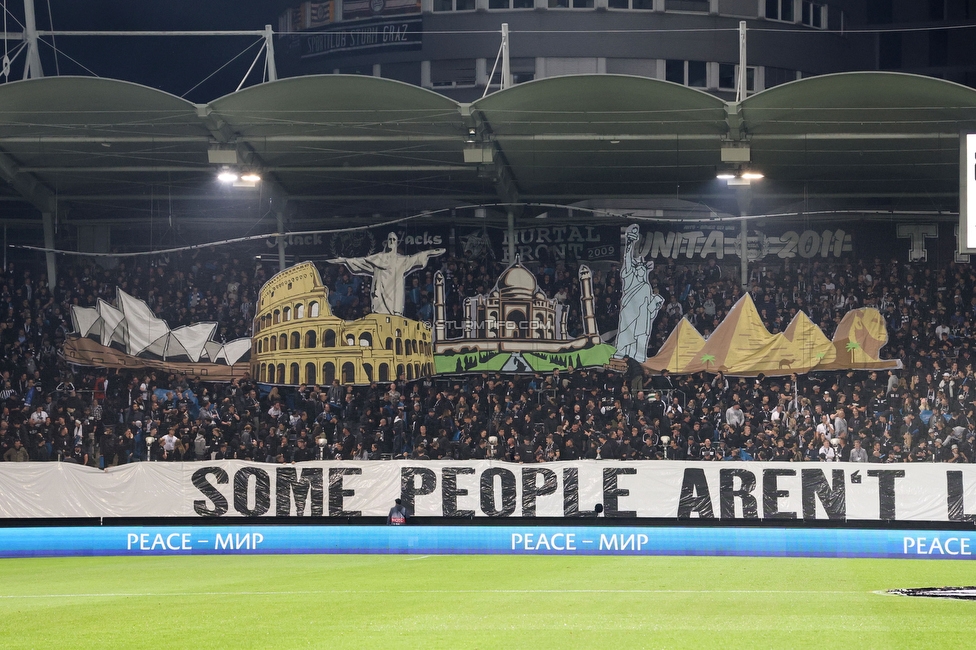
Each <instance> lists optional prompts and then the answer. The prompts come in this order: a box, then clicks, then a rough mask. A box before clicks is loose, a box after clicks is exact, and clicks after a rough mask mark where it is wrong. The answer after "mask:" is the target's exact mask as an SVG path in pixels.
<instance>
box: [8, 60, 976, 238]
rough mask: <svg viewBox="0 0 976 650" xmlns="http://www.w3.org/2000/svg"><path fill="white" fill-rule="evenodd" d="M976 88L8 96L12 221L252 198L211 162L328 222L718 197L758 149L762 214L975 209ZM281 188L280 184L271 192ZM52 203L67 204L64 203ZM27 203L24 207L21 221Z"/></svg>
mask: <svg viewBox="0 0 976 650" xmlns="http://www.w3.org/2000/svg"><path fill="white" fill-rule="evenodd" d="M964 131H976V91H974V90H972V89H970V88H966V87H963V86H959V85H956V84H952V83H949V82H945V81H941V80H937V79H932V78H928V77H920V76H914V75H905V74H895V73H876V72H865V73H845V74H837V75H826V76H822V77H814V78H810V79H804V80H801V81H796V82H792V83H788V84H784V85H782V86H777V87H775V88H772V89H770V90H766V91H764V92H761V93H758V94H756V95H754V96H751V97H749V98H748V99H746V100H745V101H743V102H742V103H741V104H736V103H734V102H725V101H723V100H722V99H719V98H717V97H715V96H713V95H709V94H707V93H704V92H701V91H698V90H695V89H691V88H687V87H684V86H680V85H677V84H673V83H669V82H665V81H659V80H654V79H647V78H639V77H627V76H618V75H582V76H567V77H555V78H549V79H542V80H539V81H533V82H529V83H524V84H520V85H517V86H514V87H512V88H510V89H507V90H504V91H500V92H496V93H493V94H491V95H488V96H487V97H484V98H482V99H480V100H478V101H476V102H473V103H472V104H458V103H457V102H455V101H453V100H451V99H448V98H446V97H444V96H442V95H439V94H437V93H434V92H431V91H428V90H425V89H422V88H418V87H416V86H411V85H408V84H403V83H400V82H396V81H391V80H387V79H380V78H374V77H362V76H345V75H323V76H307V77H295V78H288V79H283V80H279V81H276V82H271V83H266V84H263V85H260V86H255V87H251V88H248V89H246V90H242V91H239V92H236V93H233V94H231V95H228V96H226V97H222V98H220V99H217V100H214V101H212V102H210V103H208V104H205V105H201V104H194V103H191V102H188V101H185V100H183V99H180V98H178V97H175V96H172V95H169V94H167V93H163V92H160V91H158V90H154V89H152V88H148V87H144V86H140V85H136V84H132V83H128V82H122V81H114V80H108V79H100V78H81V77H49V78H43V79H32V80H28V81H20V82H13V83H8V84H4V85H2V86H0V177H2V178H3V179H4V180H5V181H6V183H4V184H3V185H2V186H0V200H2V201H4V202H5V205H6V207H7V209H6V212H7V215H8V219H9V217H10V216H14V217H16V216H18V215H19V216H23V217H24V218H28V219H34V220H36V219H37V211H52V212H53V211H55V210H57V211H59V213H61V214H65V213H67V214H70V218H72V219H79V220H98V219H102V218H121V219H125V218H131V217H127V216H126V215H129V214H132V211H133V210H135V209H142V208H144V206H145V205H146V204H147V202H148V203H151V202H153V201H157V202H158V201H160V200H167V201H169V202H174V201H176V202H179V201H183V202H187V201H197V202H200V204H202V205H207V206H209V208H208V209H212V210H218V209H223V208H222V207H221V208H218V207H215V206H230V209H236V208H235V207H234V206H240V205H241V204H242V202H246V201H252V202H253V200H254V199H253V196H254V194H255V190H250V191H248V190H240V189H239V188H230V189H228V188H221V187H219V186H218V184H217V182H216V181H215V176H216V173H215V172H216V171H217V169H218V167H219V164H216V163H213V162H211V160H214V158H212V157H211V156H212V155H214V154H209V153H208V152H210V151H223V152H224V153H223V154H216V155H218V156H220V155H224V156H226V155H228V153H227V152H236V154H235V153H230V154H229V155H231V157H232V158H236V160H237V162H238V167H240V168H242V169H243V168H247V169H254V170H256V171H258V172H259V173H261V174H262V175H263V177H264V179H265V181H266V182H265V183H262V189H260V192H261V193H262V196H268V195H269V194H271V193H275V194H279V195H281V196H283V197H287V198H288V199H289V200H290V201H293V202H294V203H295V204H296V205H298V206H299V210H300V211H303V212H305V213H309V214H311V213H314V214H336V213H338V212H341V211H346V212H355V213H359V214H371V213H373V212H384V211H390V210H411V209H423V208H424V207H443V206H450V205H459V204H479V203H493V202H508V201H526V202H563V203H566V202H573V201H580V200H584V199H595V200H610V199H626V198H633V197H652V198H653V197H658V198H669V199H673V198H675V197H676V196H677V197H679V198H682V199H686V200H690V201H693V202H699V203H705V204H709V205H714V204H717V203H721V202H722V201H724V200H726V201H727V200H728V197H729V196H731V193H730V191H729V189H728V188H727V187H725V186H724V184H720V183H719V182H717V181H716V180H715V174H716V170H717V169H719V168H720V167H721V166H722V148H723V146H724V147H726V148H734V147H738V146H743V145H748V146H749V147H750V149H751V162H750V165H751V166H753V167H755V168H756V169H758V170H760V171H761V172H762V173H763V174H765V176H766V180H765V181H763V183H762V184H760V185H758V186H756V187H755V189H754V193H755V195H756V200H757V201H760V202H761V204H760V206H759V208H758V209H756V211H754V212H753V213H754V214H757V213H760V211H761V210H766V211H769V210H775V209H777V208H780V207H783V206H787V205H795V204H796V203H797V202H800V201H805V202H809V201H811V200H813V201H824V202H829V203H830V205H832V206H839V205H843V206H846V207H865V208H867V207H876V208H877V207H884V206H891V207H895V206H897V207H899V208H901V209H920V210H921V209H924V210H928V211H931V210H946V211H955V210H957V209H958V186H959V135H960V133H961V132H964ZM269 188H271V190H272V191H269ZM55 203H56V204H57V205H55ZM17 206H22V207H24V209H23V210H20V211H19V212H18V210H17Z"/></svg>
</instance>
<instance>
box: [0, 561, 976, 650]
mask: <svg viewBox="0 0 976 650" xmlns="http://www.w3.org/2000/svg"><path fill="white" fill-rule="evenodd" d="M972 584H976V565H974V564H973V563H971V562H967V561H937V560H833V559H783V558H685V557H682V558H661V557H652V558H640V557H624V558H602V557H600V558H597V557H574V558H545V557H507V556H428V557H418V556H361V555H358V556H328V555H294V556H249V557H240V556H237V557H165V558H57V559H24V560H0V647H3V648H52V647H55V648H76V647H99V648H119V647H123V648H124V647H140V648H141V647H145V648H155V649H158V648H169V647H182V648H216V647H240V648H250V647H255V648H293V647H308V646H313V647H330V648H331V647H398V648H434V647H437V648H459V647H463V648H501V647H517V648H539V647H546V648H572V647H586V648H631V647H635V648H674V647H695V648H729V647H741V648H796V647H811V648H825V647H836V648H908V647H911V648H920V647H937V648H966V647H972V645H973V643H974V642H973V638H974V634H976V632H974V630H973V627H974V624H976V602H969V601H953V600H936V599H918V598H906V597H897V596H887V595H881V594H878V593H875V592H876V591H883V590H887V589H891V588H898V587H921V586H933V585H972Z"/></svg>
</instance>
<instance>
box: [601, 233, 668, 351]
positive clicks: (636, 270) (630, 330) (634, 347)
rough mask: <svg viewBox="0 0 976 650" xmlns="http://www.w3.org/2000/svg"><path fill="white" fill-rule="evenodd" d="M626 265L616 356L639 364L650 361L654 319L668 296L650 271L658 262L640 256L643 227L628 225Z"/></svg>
mask: <svg viewBox="0 0 976 650" xmlns="http://www.w3.org/2000/svg"><path fill="white" fill-rule="evenodd" d="M625 238H626V243H625V245H624V255H623V265H622V266H621V267H620V281H621V290H622V295H621V298H620V322H619V324H618V326H617V344H616V347H617V351H616V352H614V354H613V356H614V358H616V359H623V358H625V357H630V358H631V359H634V360H635V361H637V362H639V363H643V362H644V361H646V360H647V342H648V341H649V340H650V338H651V328H653V327H654V319H655V318H657V313H658V312H659V311H661V305H663V304H664V298H662V297H661V296H659V295H658V294H656V293H654V291H653V289H652V288H651V281H650V279H649V278H648V274H649V273H650V272H651V271H653V270H654V262H653V261H652V262H645V261H644V258H643V257H638V256H637V255H636V248H637V241H638V240H639V239H640V227H638V226H637V225H636V224H635V225H631V226H629V227H628V228H627V232H626V236H625Z"/></svg>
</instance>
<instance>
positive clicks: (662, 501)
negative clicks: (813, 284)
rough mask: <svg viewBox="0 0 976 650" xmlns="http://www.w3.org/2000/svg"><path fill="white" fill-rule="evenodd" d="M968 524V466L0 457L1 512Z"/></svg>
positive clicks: (974, 483)
mask: <svg viewBox="0 0 976 650" xmlns="http://www.w3.org/2000/svg"><path fill="white" fill-rule="evenodd" d="M398 497H399V498H402V499H403V501H404V504H405V505H406V506H407V507H408V508H409V509H410V510H411V511H412V512H413V513H414V514H415V515H416V516H426V517H580V516H587V515H592V513H593V511H594V508H595V506H596V505H597V504H602V505H603V506H604V508H605V516H607V517H652V518H664V519H694V518H702V519H805V520H828V519H833V520H845V519H848V520H897V521H976V467H973V466H971V465H947V464H931V463H919V464H899V465H875V464H855V463H758V462H750V463H707V462H688V463H681V462H673V461H642V462H613V461H579V462H572V463H546V464H541V465H514V464H511V463H498V462H491V461H466V462H460V461H458V462H452V461H440V462H431V461H427V462H411V461H388V462H382V461H378V462H364V463H353V462H311V463H299V464H297V465H266V464H259V463H247V462H241V461H215V462H210V463H135V464H132V465H126V466H123V467H114V468H110V469H109V470H107V471H100V470H96V469H93V468H90V467H82V466H79V465H73V464H61V463H2V464H0V517H4V518H39V517H40V518H43V517H202V518H214V517H242V516H248V517H289V516H306V517H361V516H385V515H386V514H387V513H388V512H389V510H390V507H391V506H392V505H393V501H394V499H396V498H398Z"/></svg>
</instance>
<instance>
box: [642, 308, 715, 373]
mask: <svg viewBox="0 0 976 650" xmlns="http://www.w3.org/2000/svg"><path fill="white" fill-rule="evenodd" d="M704 346H705V338H704V337H703V336H702V335H701V334H699V333H698V330H696V329H695V326H694V325H692V324H691V323H689V322H688V319H687V318H682V319H681V320H680V321H678V326H677V327H675V328H674V329H673V330H671V334H670V336H668V340H666V341H665V342H664V345H662V346H661V349H660V351H659V352H658V353H657V354H656V355H655V356H653V357H651V358H650V359H648V360H647V361H645V362H644V367H645V368H647V369H648V370H652V371H654V372H661V371H662V370H665V369H667V370H670V371H672V372H674V371H675V370H678V369H681V368H686V367H687V366H689V365H691V364H692V363H693V362H694V361H695V355H696V354H698V351H699V350H701V349H702V348H703V347H704Z"/></svg>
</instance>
